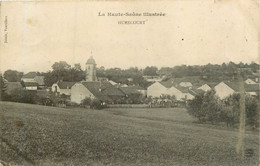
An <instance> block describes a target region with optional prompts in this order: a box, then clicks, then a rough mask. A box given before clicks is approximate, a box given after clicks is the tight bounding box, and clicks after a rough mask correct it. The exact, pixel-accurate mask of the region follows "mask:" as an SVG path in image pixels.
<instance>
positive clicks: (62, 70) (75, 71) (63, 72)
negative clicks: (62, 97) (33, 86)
mask: <svg viewBox="0 0 260 166" xmlns="http://www.w3.org/2000/svg"><path fill="white" fill-rule="evenodd" d="M52 68H53V70H52V71H49V72H47V73H45V74H44V76H45V80H44V81H45V84H46V85H47V86H52V84H54V83H56V82H57V81H61V80H63V81H71V82H72V81H73V82H76V81H82V80H84V79H85V72H84V71H83V70H81V66H80V64H75V66H74V67H73V68H71V67H70V65H68V64H67V62H65V61H61V62H55V63H54V64H53V65H52Z"/></svg>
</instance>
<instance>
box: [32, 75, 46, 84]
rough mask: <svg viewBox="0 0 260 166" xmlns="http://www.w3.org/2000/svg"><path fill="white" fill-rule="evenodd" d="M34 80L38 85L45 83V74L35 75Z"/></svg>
mask: <svg viewBox="0 0 260 166" xmlns="http://www.w3.org/2000/svg"><path fill="white" fill-rule="evenodd" d="M34 80H35V82H37V83H38V85H45V84H44V76H35V77H34Z"/></svg>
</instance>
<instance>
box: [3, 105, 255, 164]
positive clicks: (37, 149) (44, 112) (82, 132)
mask: <svg viewBox="0 0 260 166" xmlns="http://www.w3.org/2000/svg"><path fill="white" fill-rule="evenodd" d="M0 116H1V121H0V127H1V133H0V141H1V147H0V160H2V161H5V162H7V163H10V164H23V165H216V166H219V165H258V164H259V163H258V162H259V161H258V159H259V152H258V151H259V137H258V132H252V131H247V132H246V138H245V142H244V143H245V149H250V152H252V151H253V154H252V156H250V157H245V158H244V159H241V158H240V157H239V155H238V154H237V153H236V145H237V141H238V131H237V130H236V129H229V128H225V127H217V126H212V125H207V124H197V123H194V119H193V118H192V117H190V116H189V115H188V114H187V112H186V110H185V109H182V108H170V109H160V108H158V109H157V108H154V109H147V108H145V109H130V108H129V109H126V108H124V109H122V108H116V109H112V108H110V109H104V110H90V109H82V108H73V109H62V108H54V107H46V106H38V105H30V104H19V103H9V102H0Z"/></svg>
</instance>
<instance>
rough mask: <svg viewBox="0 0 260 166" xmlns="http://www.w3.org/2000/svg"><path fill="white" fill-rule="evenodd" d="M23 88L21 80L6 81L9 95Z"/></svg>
mask: <svg viewBox="0 0 260 166" xmlns="http://www.w3.org/2000/svg"><path fill="white" fill-rule="evenodd" d="M22 88H23V87H22V84H21V82H6V93H7V94H9V95H10V94H12V93H18V92H20V91H22Z"/></svg>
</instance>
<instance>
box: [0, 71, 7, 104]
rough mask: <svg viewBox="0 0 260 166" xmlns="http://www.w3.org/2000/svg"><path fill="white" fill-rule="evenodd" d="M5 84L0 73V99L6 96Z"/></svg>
mask: <svg viewBox="0 0 260 166" xmlns="http://www.w3.org/2000/svg"><path fill="white" fill-rule="evenodd" d="M6 89H7V85H6V84H5V82H4V78H3V76H2V75H0V100H1V101H3V100H5V99H6V98H7V94H6Z"/></svg>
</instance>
